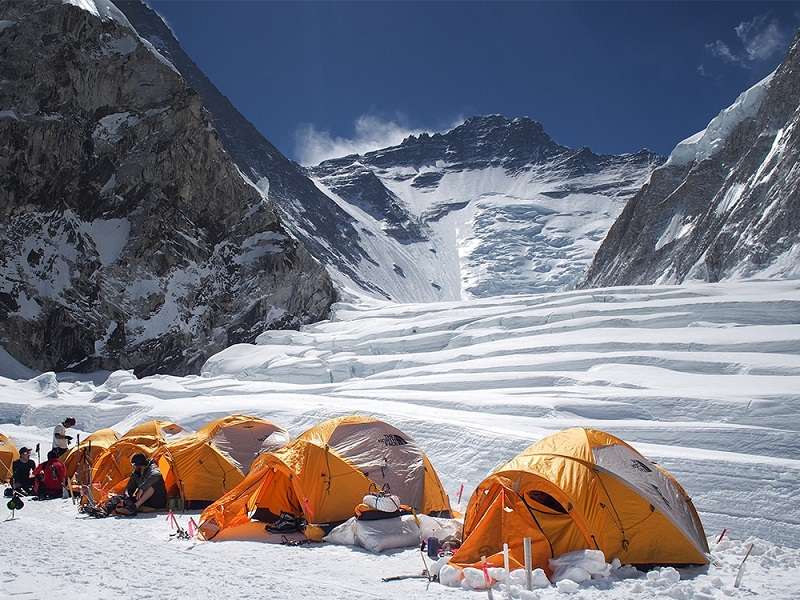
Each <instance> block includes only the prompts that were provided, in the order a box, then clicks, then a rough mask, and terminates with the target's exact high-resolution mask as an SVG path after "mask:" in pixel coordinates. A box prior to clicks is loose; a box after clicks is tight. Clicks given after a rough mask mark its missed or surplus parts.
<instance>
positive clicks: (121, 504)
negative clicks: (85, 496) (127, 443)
mask: <svg viewBox="0 0 800 600" xmlns="http://www.w3.org/2000/svg"><path fill="white" fill-rule="evenodd" d="M131 465H132V466H133V472H132V473H131V476H130V478H129V479H128V485H126V486H125V494H122V495H119V496H113V497H112V498H110V499H109V500H108V502H106V503H105V504H104V505H103V507H102V513H104V514H102V515H98V514H95V516H104V515H109V514H111V513H112V512H116V513H118V514H123V515H135V514H136V513H137V512H139V509H140V508H141V507H142V506H147V507H149V508H155V509H160V508H166V507H167V488H166V486H165V485H164V477H163V476H162V475H161V471H160V470H159V469H158V466H157V465H156V463H155V462H153V461H152V460H150V459H148V458H147V457H146V456H145V455H144V454H141V453H138V454H134V455H133V456H132V457H131Z"/></svg>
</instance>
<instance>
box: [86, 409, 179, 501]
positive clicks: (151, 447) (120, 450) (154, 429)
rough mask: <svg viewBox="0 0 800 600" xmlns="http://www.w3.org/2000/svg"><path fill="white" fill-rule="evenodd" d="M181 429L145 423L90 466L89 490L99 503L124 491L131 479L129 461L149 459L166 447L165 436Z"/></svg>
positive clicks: (158, 423) (121, 439)
mask: <svg viewBox="0 0 800 600" xmlns="http://www.w3.org/2000/svg"><path fill="white" fill-rule="evenodd" d="M180 431H183V428H182V427H181V426H180V425H176V424H175V423H170V422H167V421H147V422H145V423H142V424H141V425H137V426H136V427H134V428H133V429H131V430H130V431H128V432H127V433H125V435H123V436H122V437H121V438H120V439H119V440H118V441H116V442H114V443H113V444H111V445H110V446H109V447H108V449H106V450H105V451H103V452H102V453H101V454H100V455H99V456H98V457H97V459H96V461H95V463H94V465H93V466H92V488H93V490H94V491H95V493H99V495H100V498H95V500H96V501H100V499H102V498H108V497H110V496H113V495H114V494H120V493H122V492H123V491H124V490H125V485H126V484H127V482H128V479H129V478H130V475H131V470H132V469H131V457H132V456H133V455H134V454H137V453H142V454H144V455H145V456H147V457H148V458H152V457H153V455H154V454H155V453H156V451H157V450H159V449H160V448H162V447H163V446H164V445H165V444H166V443H167V440H166V436H165V433H170V432H174V433H177V432H180Z"/></svg>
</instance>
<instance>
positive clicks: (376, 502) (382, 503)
mask: <svg viewBox="0 0 800 600" xmlns="http://www.w3.org/2000/svg"><path fill="white" fill-rule="evenodd" d="M362 502H363V503H364V504H366V505H367V506H369V507H370V508H371V509H373V510H379V511H381V512H396V511H398V510H400V498H399V497H397V496H394V495H392V496H375V495H374V494H367V495H366V496H364V499H363V500H362Z"/></svg>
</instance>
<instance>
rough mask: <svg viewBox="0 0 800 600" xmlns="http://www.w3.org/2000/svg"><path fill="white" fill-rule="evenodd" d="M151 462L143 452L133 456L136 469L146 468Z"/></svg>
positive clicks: (132, 460)
mask: <svg viewBox="0 0 800 600" xmlns="http://www.w3.org/2000/svg"><path fill="white" fill-rule="evenodd" d="M149 462H150V461H149V460H147V457H146V456H145V455H144V454H142V453H141V452H137V453H136V454H134V455H133V456H131V464H132V465H133V466H134V467H146V466H147V463H149Z"/></svg>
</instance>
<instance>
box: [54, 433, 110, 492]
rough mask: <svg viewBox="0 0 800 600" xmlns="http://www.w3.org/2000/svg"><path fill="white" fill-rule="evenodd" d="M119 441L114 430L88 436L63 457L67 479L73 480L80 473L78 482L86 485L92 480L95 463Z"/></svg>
mask: <svg viewBox="0 0 800 600" xmlns="http://www.w3.org/2000/svg"><path fill="white" fill-rule="evenodd" d="M118 439H119V436H118V435H117V432H116V431H114V430H113V429H99V430H98V431H95V432H94V433H92V434H90V435H88V436H86V439H83V440H81V442H80V444H78V445H77V446H73V447H72V448H70V449H69V451H68V452H67V453H66V454H64V456H62V457H61V462H63V463H64V466H65V467H66V469H67V477H70V478H71V477H72V476H73V475H75V474H76V473H78V475H79V477H78V481H79V482H80V483H86V482H87V481H88V480H89V479H90V478H91V475H92V465H93V464H94V461H95V460H97V458H98V457H99V456H100V455H101V454H102V453H103V451H104V450H107V449H108V447H109V446H111V444H113V443H114V442H116V441H117V440H118Z"/></svg>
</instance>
